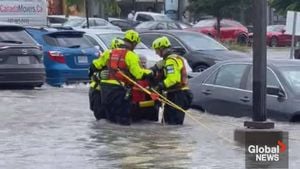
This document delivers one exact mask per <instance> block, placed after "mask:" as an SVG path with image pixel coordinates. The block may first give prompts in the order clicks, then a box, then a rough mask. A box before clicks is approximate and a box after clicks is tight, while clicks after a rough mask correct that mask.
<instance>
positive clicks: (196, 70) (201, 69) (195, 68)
mask: <svg viewBox="0 0 300 169" xmlns="http://www.w3.org/2000/svg"><path fill="white" fill-rule="evenodd" d="M207 68H208V66H207V65H205V64H200V65H197V66H195V67H194V68H193V72H203V71H204V70H205V69H207Z"/></svg>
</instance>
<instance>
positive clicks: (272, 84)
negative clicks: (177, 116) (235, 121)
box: [189, 59, 300, 121]
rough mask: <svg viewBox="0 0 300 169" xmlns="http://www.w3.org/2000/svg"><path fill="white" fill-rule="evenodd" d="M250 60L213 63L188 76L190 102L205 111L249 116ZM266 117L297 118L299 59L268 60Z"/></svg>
mask: <svg viewBox="0 0 300 169" xmlns="http://www.w3.org/2000/svg"><path fill="white" fill-rule="evenodd" d="M252 69H253V68H252V61H251V60H250V59H249V60H244V59H242V60H241V59H238V60H232V61H224V62H220V63H217V64H215V65H214V66H212V67H211V68H209V69H207V70H205V71H204V72H202V73H201V74H200V75H199V76H197V77H194V78H193V79H191V80H190V83H189V84H190V88H191V91H192V92H193V94H194V100H193V103H192V105H193V106H194V107H196V108H200V109H202V110H204V111H206V112H209V113H214V114H219V115H230V116H235V117H241V116H252V114H253V113H252V112H253V111H252ZM267 93H268V94H267V117H270V118H273V119H277V120H283V121H299V120H300V61H296V60H268V67H267Z"/></svg>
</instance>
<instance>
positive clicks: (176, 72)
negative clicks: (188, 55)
mask: <svg viewBox="0 0 300 169" xmlns="http://www.w3.org/2000/svg"><path fill="white" fill-rule="evenodd" d="M152 47H153V48H154V49H155V52H156V54H158V55H159V56H160V57H162V58H163V61H160V62H158V63H157V64H155V65H154V66H153V67H152V68H151V69H152V70H153V71H154V72H159V71H160V70H162V71H163V75H162V79H161V80H160V82H159V83H158V85H157V86H156V89H157V90H158V91H161V90H162V91H166V92H167V99H169V100H170V101H172V102H173V103H175V104H176V105H178V106H179V107H181V108H183V109H184V110H187V109H189V107H190V104H191V102H192V98H193V96H192V93H191V92H190V90H189V87H188V77H187V73H186V68H185V65H184V61H183V59H182V58H181V56H179V55H177V54H174V53H173V52H172V50H171V43H170V41H169V39H168V38H167V37H165V36H163V37H160V38H157V39H156V40H154V41H153V43H152ZM155 74H157V73H155ZM163 117H164V121H165V122H166V123H167V124H170V125H182V124H183V121H184V117H185V114H184V112H182V111H180V110H178V109H175V108H173V107H171V106H169V105H165V108H164V116H163Z"/></svg>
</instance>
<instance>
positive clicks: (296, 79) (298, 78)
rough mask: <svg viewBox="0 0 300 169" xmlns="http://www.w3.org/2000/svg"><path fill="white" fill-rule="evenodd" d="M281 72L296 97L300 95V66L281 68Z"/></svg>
mask: <svg viewBox="0 0 300 169" xmlns="http://www.w3.org/2000/svg"><path fill="white" fill-rule="evenodd" d="M280 70H281V71H280V72H281V74H282V76H283V77H284V79H285V80H286V81H287V83H288V85H289V86H290V87H291V89H292V91H293V92H294V93H295V94H296V95H298V96H299V95H300V68H299V66H286V67H280Z"/></svg>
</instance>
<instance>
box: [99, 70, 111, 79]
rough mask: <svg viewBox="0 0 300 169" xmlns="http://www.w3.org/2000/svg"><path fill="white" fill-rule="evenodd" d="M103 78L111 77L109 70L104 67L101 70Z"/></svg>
mask: <svg viewBox="0 0 300 169" xmlns="http://www.w3.org/2000/svg"><path fill="white" fill-rule="evenodd" d="M100 78H101V80H107V79H108V78H109V70H107V69H104V70H102V71H101V72H100Z"/></svg>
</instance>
